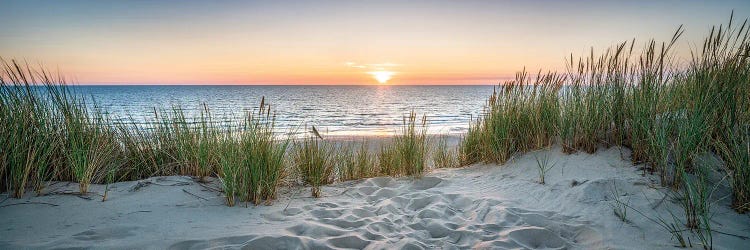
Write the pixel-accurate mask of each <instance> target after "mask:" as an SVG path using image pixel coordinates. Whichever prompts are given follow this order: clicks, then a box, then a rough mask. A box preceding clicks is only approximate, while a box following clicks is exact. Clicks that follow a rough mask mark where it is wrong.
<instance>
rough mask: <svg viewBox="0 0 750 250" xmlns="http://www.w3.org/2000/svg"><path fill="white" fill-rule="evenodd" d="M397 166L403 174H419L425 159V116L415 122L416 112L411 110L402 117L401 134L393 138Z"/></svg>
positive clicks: (422, 170) (422, 169)
mask: <svg viewBox="0 0 750 250" xmlns="http://www.w3.org/2000/svg"><path fill="white" fill-rule="evenodd" d="M394 146H395V148H396V152H397V157H398V164H399V165H400V166H399V168H400V169H402V171H401V172H403V173H404V174H405V175H409V176H421V175H422V174H423V173H424V171H425V168H426V164H425V162H426V159H427V117H426V116H423V117H422V121H421V123H420V124H419V125H418V124H417V114H416V113H414V111H412V112H411V113H410V114H409V116H408V117H405V118H404V125H403V127H402V131H401V134H398V135H396V137H395V138H394Z"/></svg>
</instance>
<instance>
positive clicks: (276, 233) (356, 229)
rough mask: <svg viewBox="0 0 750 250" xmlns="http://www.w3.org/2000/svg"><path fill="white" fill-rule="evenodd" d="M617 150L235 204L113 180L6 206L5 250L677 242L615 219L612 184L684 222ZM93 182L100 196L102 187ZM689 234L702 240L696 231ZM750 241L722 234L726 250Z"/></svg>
mask: <svg viewBox="0 0 750 250" xmlns="http://www.w3.org/2000/svg"><path fill="white" fill-rule="evenodd" d="M544 154H547V155H549V156H550V159H551V160H552V161H555V162H557V165H558V166H556V167H555V168H553V169H552V170H550V172H549V173H548V174H547V179H546V181H547V184H546V185H541V184H539V183H537V178H538V177H537V172H536V171H537V169H536V161H535V156H541V155H544ZM620 154H621V152H620V150H619V149H617V148H611V149H606V150H604V149H603V150H600V151H599V152H598V153H597V154H593V155H589V154H574V155H564V154H562V153H560V149H559V148H553V149H551V150H549V151H540V152H535V153H529V154H525V155H522V156H519V157H517V158H516V159H514V160H513V161H512V162H509V163H508V164H506V165H505V166H496V165H477V166H471V167H468V168H464V169H442V170H435V171H433V172H432V173H430V174H427V175H426V176H425V177H423V178H421V179H411V178H395V179H394V178H387V177H380V178H372V179H367V180H361V181H354V182H346V183H339V184H335V185H331V186H327V187H324V188H323V194H324V197H323V198H320V199H314V198H310V194H309V189H307V188H304V189H300V188H283V189H282V190H281V192H280V193H279V197H280V198H279V199H278V200H277V201H275V202H274V204H273V205H271V206H252V205H250V206H249V207H247V208H246V207H244V204H241V205H240V206H237V207H226V206H224V199H223V198H222V197H221V193H219V192H216V191H214V190H211V188H207V187H205V186H202V185H199V184H197V183H196V182H194V181H192V180H191V179H190V178H188V177H180V176H170V177H155V178H151V179H148V180H145V181H140V182H123V183H116V184H113V185H111V186H110V192H109V199H108V200H107V201H105V202H101V198H100V197H97V196H96V195H92V196H89V197H90V198H91V200H87V199H84V198H80V197H78V196H76V195H60V194H57V195H47V196H42V197H33V196H32V195H29V196H28V198H24V199H8V200H5V201H4V202H2V203H0V206H2V207H0V249H16V248H77V247H95V248H173V249H189V248H193V249H203V248H225V247H228V248H240V247H250V248H253V249H266V248H272V249H274V248H280V249H290V248H291V249H294V248H369V249H379V248H410V249H411V248H548V249H566V248H587V249H591V248H593V249H603V248H611V249H660V248H672V247H673V246H674V244H675V241H673V240H670V235H669V234H668V233H667V232H666V231H665V230H663V229H662V228H660V227H659V226H658V225H656V224H655V223H653V222H651V221H649V220H647V219H645V218H644V217H643V216H641V215H639V214H637V213H636V212H635V211H628V217H627V219H628V220H629V221H630V222H629V223H625V222H622V221H621V220H620V219H618V218H617V217H616V216H615V215H614V214H613V209H612V207H611V204H613V201H612V192H611V191H610V190H611V186H612V184H613V183H615V184H616V186H617V188H618V190H619V193H620V194H621V195H622V197H621V198H622V199H623V200H626V201H627V200H629V204H630V205H631V206H633V207H635V208H637V209H638V210H640V211H642V212H644V213H646V214H647V215H649V216H652V217H655V216H656V215H657V214H658V215H660V216H662V217H664V218H671V217H669V213H668V212H667V211H668V210H669V209H671V210H672V211H675V212H677V214H678V216H680V217H681V215H680V213H679V211H680V210H679V207H678V206H677V204H675V203H673V202H672V201H670V200H669V199H666V200H663V201H662V199H663V197H664V195H665V192H666V190H663V189H661V188H659V185H658V184H657V182H656V178H655V177H654V176H645V177H644V176H642V175H641V171H640V170H638V167H637V166H632V164H630V163H629V162H628V161H626V160H621V157H620ZM573 181H577V182H578V183H581V184H578V185H575V186H573V185H571V183H572V182H573ZM139 183H140V184H139ZM217 185H218V183H217V181H215V180H214V181H213V183H212V184H210V185H209V186H211V187H212V188H216V187H218V186H217ZM135 187H140V188H135ZM76 189H77V185H76V184H69V183H58V184H54V185H52V186H51V187H50V188H49V190H50V191H54V192H65V191H75V190H76ZM92 189H93V191H94V192H97V193H103V186H98V185H96V186H93V187H92ZM724 189H725V188H722V190H724ZM724 191H726V190H724ZM3 196H5V195H3ZM3 196H0V200H2V199H3V198H4V197H3ZM25 202H28V203H29V204H22V205H11V204H17V203H25ZM43 203H48V204H43ZM728 203H729V199H724V200H722V201H720V202H719V203H718V204H717V205H715V206H714V209H713V211H714V212H715V213H716V214H715V216H714V220H713V223H714V224H713V225H714V227H715V229H716V230H717V231H720V232H723V233H728V234H737V235H745V236H748V235H750V229H749V227H750V218H749V217H748V216H747V215H738V214H736V213H734V212H733V211H731V210H730V209H729V208H728ZM49 204H54V205H56V206H53V205H49ZM287 206H288V207H287ZM653 207H656V209H652V208H653ZM685 235H686V236H688V237H690V238H691V242H693V244H694V245H696V247H697V244H696V243H697V242H698V240H697V238H695V237H694V236H693V235H692V234H690V233H687V232H686V233H685ZM748 246H750V240H743V239H741V238H738V237H735V236H729V235H725V234H719V233H714V247H716V248H717V249H743V248H744V249H747V248H748Z"/></svg>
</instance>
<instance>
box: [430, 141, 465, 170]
mask: <svg viewBox="0 0 750 250" xmlns="http://www.w3.org/2000/svg"><path fill="white" fill-rule="evenodd" d="M432 163H433V166H435V167H436V168H455V167H459V166H460V165H459V160H458V156H457V153H456V150H451V149H448V145H447V142H446V140H445V137H442V138H440V139H439V140H438V143H437V145H436V146H435V150H434V152H433V153H432Z"/></svg>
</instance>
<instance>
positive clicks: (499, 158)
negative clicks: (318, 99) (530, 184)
mask: <svg viewBox="0 0 750 250" xmlns="http://www.w3.org/2000/svg"><path fill="white" fill-rule="evenodd" d="M564 79H565V77H564V76H561V75H559V74H555V73H548V74H541V72H540V74H538V76H537V77H536V78H535V79H534V78H531V77H529V76H528V74H527V73H526V72H521V73H519V74H517V75H516V78H515V80H513V81H508V82H506V83H503V84H501V85H499V86H498V88H499V89H497V90H495V91H493V94H492V95H491V96H490V98H489V100H488V102H487V105H486V107H485V112H484V114H483V115H482V117H480V118H479V119H478V120H477V121H476V123H475V124H473V125H472V126H471V128H469V131H468V132H467V133H466V135H465V136H464V139H463V141H462V142H461V143H460V144H459V149H458V150H459V153H460V156H459V159H460V162H461V164H462V165H465V164H472V163H475V162H480V161H485V162H495V163H504V162H505V161H507V160H508V159H509V158H510V157H511V156H512V155H513V154H515V153H518V152H527V151H530V150H535V149H539V148H543V147H546V146H549V145H550V144H552V142H553V138H554V137H555V136H556V133H557V130H558V129H557V127H558V121H559V119H560V111H559V108H560V106H559V105H560V102H559V98H558V90H559V89H560V87H561V86H562V83H563V81H564Z"/></svg>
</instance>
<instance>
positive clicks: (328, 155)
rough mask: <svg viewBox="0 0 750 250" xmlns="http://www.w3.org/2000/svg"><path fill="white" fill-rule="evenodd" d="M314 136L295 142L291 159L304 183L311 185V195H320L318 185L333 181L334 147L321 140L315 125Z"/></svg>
mask: <svg viewBox="0 0 750 250" xmlns="http://www.w3.org/2000/svg"><path fill="white" fill-rule="evenodd" d="M313 131H315V132H314V134H315V136H308V137H305V138H304V139H303V140H302V142H300V143H298V144H295V146H294V150H293V153H292V161H293V162H294V166H295V167H296V169H297V173H298V174H299V175H300V177H301V178H302V181H303V182H304V183H305V184H309V185H311V186H312V196H313V197H316V198H317V197H320V196H321V192H320V186H321V185H325V184H329V183H331V182H333V173H334V168H335V162H334V161H335V160H336V158H335V157H336V155H335V151H334V150H335V148H334V145H333V144H329V143H327V142H326V141H324V140H323V138H322V137H321V136H320V134H319V133H317V130H316V129H315V127H313Z"/></svg>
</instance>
